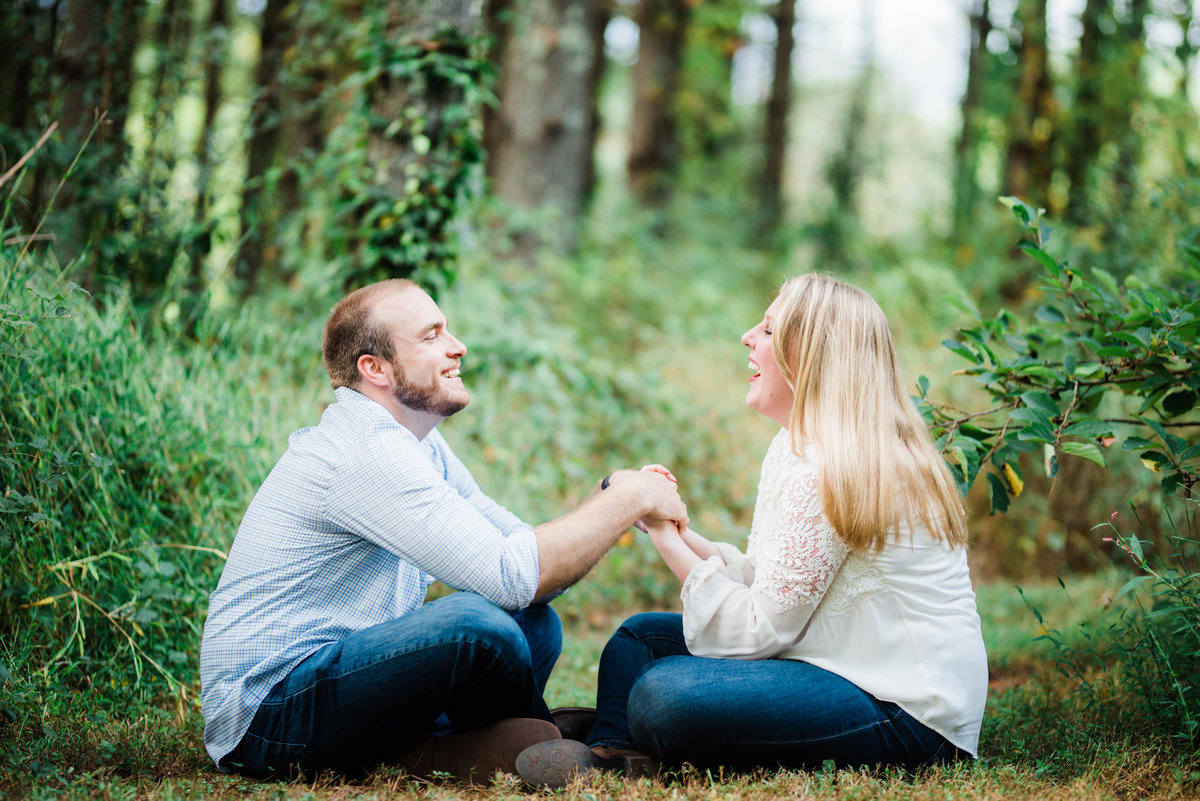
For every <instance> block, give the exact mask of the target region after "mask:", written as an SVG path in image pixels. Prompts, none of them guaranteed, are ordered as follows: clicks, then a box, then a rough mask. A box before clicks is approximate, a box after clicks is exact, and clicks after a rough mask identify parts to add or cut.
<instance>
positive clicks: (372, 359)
mask: <svg viewBox="0 0 1200 801" xmlns="http://www.w3.org/2000/svg"><path fill="white" fill-rule="evenodd" d="M357 366H358V375H359V376H360V377H361V378H362V380H363V381H364V382H365V383H367V384H369V385H370V386H373V387H379V388H380V389H391V386H392V366H391V365H390V364H388V363H387V362H385V361H384V360H383V359H381V358H379V357H378V356H375V355H374V354H371V353H364V354H363V355H362V356H359V357H358V363H357Z"/></svg>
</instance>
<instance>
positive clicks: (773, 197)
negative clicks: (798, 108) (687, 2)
mask: <svg viewBox="0 0 1200 801" xmlns="http://www.w3.org/2000/svg"><path fill="white" fill-rule="evenodd" d="M773 17H774V21H775V72H774V75H773V76H772V78H771V94H770V95H769V96H768V97H767V108H766V119H765V120H764V123H763V134H764V136H763V155H764V159H763V187H762V190H763V191H762V206H763V211H762V214H763V226H762V228H763V231H764V233H766V232H773V231H774V230H775V229H776V228H777V227H778V225H779V221H780V219H781V218H782V216H783V213H784V207H783V184H784V167H785V165H786V163H787V145H788V120H789V118H790V117H791V111H792V50H793V47H794V44H795V27H796V0H779V3H778V4H776V6H775V13H774V15H773Z"/></svg>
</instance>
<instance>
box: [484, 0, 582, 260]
mask: <svg viewBox="0 0 1200 801" xmlns="http://www.w3.org/2000/svg"><path fill="white" fill-rule="evenodd" d="M509 13H510V15H511V16H510V19H509V21H508V24H507V25H505V26H504V27H503V28H502V29H501V30H500V31H499V33H500V35H501V36H503V38H504V42H503V43H502V44H501V45H500V46H499V49H498V55H499V56H500V58H501V61H499V62H498V67H499V73H500V79H499V84H498V87H497V95H498V98H499V101H500V102H499V106H498V108H497V110H496V111H495V113H494V114H492V115H490V118H489V120H488V122H489V126H490V130H488V131H487V133H486V134H485V141H486V142H487V143H488V144H489V146H490V150H489V153H488V177H489V178H490V180H491V186H492V190H493V192H494V193H495V194H496V195H497V196H499V197H500V198H502V199H503V200H505V201H507V202H508V203H511V204H512V205H514V206H518V207H521V208H526V209H539V208H551V209H553V210H554V212H555V213H556V214H557V219H555V220H553V221H552V222H551V223H550V224H549V225H548V226H543V228H542V230H543V231H547V230H548V232H549V233H548V235H547V236H546V237H545V239H546V241H548V242H549V243H550V244H552V245H555V246H557V247H559V248H561V249H569V248H570V247H573V245H574V243H575V238H576V231H575V229H576V226H577V222H578V220H579V218H580V217H581V215H582V214H583V211H584V207H585V204H586V200H587V189H588V182H589V180H590V176H591V175H592V166H591V163H590V162H591V160H592V145H593V140H594V114H595V101H596V98H595V94H594V93H595V88H596V87H595V83H596V81H595V77H594V76H595V70H596V65H595V62H596V59H598V58H602V56H603V54H602V53H601V52H599V51H597V49H596V47H595V40H594V37H593V35H592V32H593V31H594V29H595V18H596V14H597V8H596V3H594V2H591V0H522V2H519V3H514V4H513V5H512V6H510V11H509ZM535 244H536V241H535V239H534V238H533V237H526V238H525V240H524V241H523V242H522V243H521V248H520V249H521V250H523V251H526V252H529V251H530V250H531V249H532V247H533V246H534V245H535Z"/></svg>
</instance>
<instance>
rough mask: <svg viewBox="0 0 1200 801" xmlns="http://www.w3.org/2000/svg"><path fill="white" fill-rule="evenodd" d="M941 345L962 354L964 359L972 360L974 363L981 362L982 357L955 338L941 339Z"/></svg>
mask: <svg viewBox="0 0 1200 801" xmlns="http://www.w3.org/2000/svg"><path fill="white" fill-rule="evenodd" d="M942 347H944V348H946V349H947V350H951V351H954V352H955V353H957V354H958V355H959V356H962V357H963V358H964V359H966V360H968V361H971V362H974V363H975V364H983V358H982V357H980V356H979V355H978V354H976V353H975V351H973V350H971V349H970V348H968V347H967V346H966V345H964V344H963V343H961V342H959V341H958V340H956V339H943V340H942Z"/></svg>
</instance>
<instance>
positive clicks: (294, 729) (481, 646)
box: [221, 592, 562, 779]
mask: <svg viewBox="0 0 1200 801" xmlns="http://www.w3.org/2000/svg"><path fill="white" fill-rule="evenodd" d="M561 650H562V623H561V621H560V620H559V618H558V615H557V613H555V611H554V610H553V609H551V608H550V607H549V606H547V605H546V604H534V605H532V606H530V607H528V608H526V609H523V610H521V611H519V612H506V611H505V610H503V609H501V608H499V607H498V606H496V605H494V604H492V603H491V602H489V601H486V600H484V599H483V598H481V597H480V596H478V595H475V594H473V593H468V592H460V593H455V594H453V595H449V596H446V597H444V598H440V599H438V600H436V601H432V602H430V603H428V604H425V605H424V606H422V607H421V608H420V609H417V610H415V611H413V612H410V613H409V614H407V615H404V616H403V617H399V618H396V619H395V620H389V621H387V622H386V623H380V624H379V625H377V626H372V627H371V628H368V629H363V630H362V631H357V632H355V633H353V634H351V635H350V636H348V637H346V638H345V639H343V640H341V641H340V642H335V643H331V644H329V645H327V646H325V647H324V648H321V649H320V650H318V651H317V652H315V653H314V654H312V656H310V657H308V658H307V659H305V660H304V661H303V662H301V663H300V664H299V665H297V666H296V667H295V668H294V669H293V670H292V672H291V673H289V674H288V676H287V678H285V679H284V680H283V681H281V682H279V683H278V684H277V685H275V687H274V688H272V690H271V692H270V693H269V694H268V695H267V698H266V700H264V701H263V703H262V706H260V707H259V709H258V712H257V713H256V714H255V716H254V720H253V722H252V723H251V724H250V729H249V731H247V733H246V735H245V737H243V738H242V742H241V743H240V744H239V745H238V747H237V748H236V749H234V751H233V752H232V753H231V754H229V755H228V756H226V757H225V758H224V759H222V760H221V765H222V766H223V767H228V768H230V769H232V770H235V771H236V772H238V773H243V774H245V775H248V776H253V777H255V778H260V779H265V778H272V777H275V776H279V777H286V776H289V775H294V774H295V773H296V772H297V771H301V772H312V771H316V770H324V769H333V770H336V771H338V772H340V773H346V774H356V773H359V772H361V771H362V770H364V769H366V768H369V767H371V766H372V765H376V764H379V763H381V762H385V761H387V760H388V759H389V758H395V757H396V756H397V755H399V754H401V753H403V752H404V751H405V750H406V749H407V748H410V747H411V746H413V745H415V744H416V743H418V742H419V741H420V740H422V739H423V738H425V737H426V736H428V735H430V734H432V733H434V732H435V731H436V732H439V733H440V732H442V731H452V730H469V729H474V728H479V727H480V726H485V725H487V724H489V723H492V722H494V721H496V720H499V719H501V718H508V717H525V718H541V719H543V720H550V711H549V709H548V708H547V707H546V702H545V701H544V700H543V699H542V693H543V692H544V691H545V688H546V681H547V680H548V679H549V678H550V671H551V669H553V667H554V663H555V662H556V661H557V660H558V655H559V652H560V651H561Z"/></svg>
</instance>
